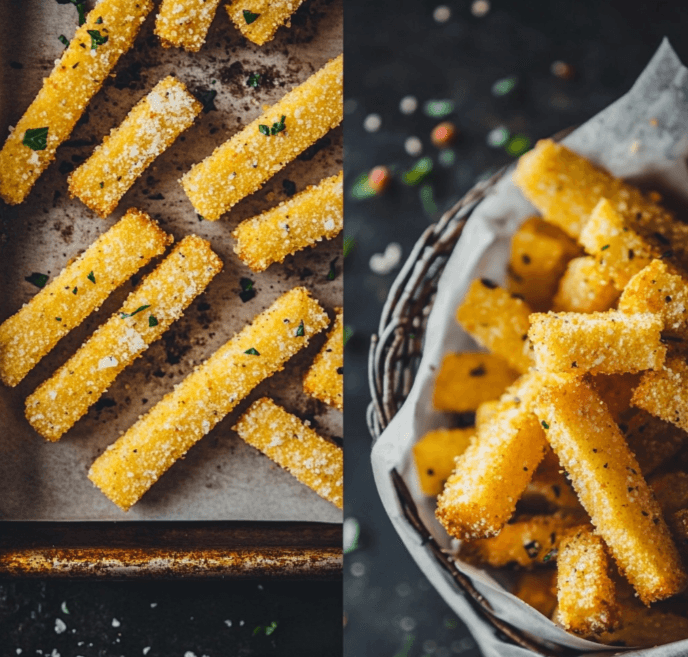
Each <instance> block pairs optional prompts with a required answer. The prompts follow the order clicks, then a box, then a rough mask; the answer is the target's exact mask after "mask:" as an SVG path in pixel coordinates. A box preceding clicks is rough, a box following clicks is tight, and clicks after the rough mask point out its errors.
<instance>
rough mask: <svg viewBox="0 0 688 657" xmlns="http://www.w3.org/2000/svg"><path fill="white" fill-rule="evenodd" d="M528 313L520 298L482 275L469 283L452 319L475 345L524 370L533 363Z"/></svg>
mask: <svg viewBox="0 0 688 657" xmlns="http://www.w3.org/2000/svg"><path fill="white" fill-rule="evenodd" d="M530 313H531V309H530V307H529V306H528V304H527V303H525V301H523V299H521V298H519V297H518V296H515V295H512V294H510V293H509V292H507V291H506V290H505V289H504V288H501V287H499V286H498V285H496V284H495V283H493V282H492V281H490V280H487V279H484V278H483V279H476V280H474V281H473V282H472V283H471V286H470V287H469V288H468V292H466V296H465V297H464V300H463V302H462V303H461V305H460V306H459V309H458V310H457V312H456V319H457V320H458V322H459V324H461V326H462V327H463V329H464V331H466V333H468V334H469V335H470V336H471V337H472V338H473V339H474V340H475V341H476V342H477V343H478V344H480V345H482V346H483V347H486V348H487V349H489V350H490V351H491V352H492V353H495V354H497V355H499V356H501V357H502V358H504V359H505V360H506V361H507V362H508V363H509V365H510V366H511V367H513V368H514V369H515V370H516V371H517V372H521V373H524V372H527V371H528V370H529V369H530V367H531V366H532V365H533V364H534V363H533V354H532V351H531V350H530V343H529V342H528V329H529V328H530V320H529V319H528V317H529V316H530Z"/></svg>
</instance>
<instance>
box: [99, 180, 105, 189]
mask: <svg viewBox="0 0 688 657" xmlns="http://www.w3.org/2000/svg"><path fill="white" fill-rule="evenodd" d="M103 187H105V183H104V182H102V181H101V183H100V188H101V189H103Z"/></svg>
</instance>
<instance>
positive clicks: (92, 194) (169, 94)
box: [69, 76, 203, 218]
mask: <svg viewBox="0 0 688 657" xmlns="http://www.w3.org/2000/svg"><path fill="white" fill-rule="evenodd" d="M202 107H203V106H202V105H201V104H200V103H199V102H198V101H197V100H196V99H195V98H194V97H193V96H192V95H191V94H190V93H189V92H188V91H187V90H186V87H185V86H184V83H183V82H180V81H179V80H177V79H176V78H174V77H172V76H168V77H166V78H165V79H164V80H161V81H160V82H158V84H156V85H155V87H153V89H152V90H151V92H150V93H149V94H148V95H147V96H145V97H144V98H142V99H141V100H140V101H139V102H138V103H137V104H136V105H135V106H134V107H133V109H132V110H131V111H130V112H129V114H127V116H126V118H125V119H124V121H122V123H121V125H120V126H119V127H117V128H113V130H112V131H111V132H110V136H109V137H105V139H104V140H103V143H102V144H101V145H100V146H98V148H96V150H95V151H93V154H92V155H91V157H89V158H88V160H86V161H85V162H84V163H83V164H82V165H81V166H80V167H79V168H78V169H76V170H75V171H73V172H72V173H71V174H70V176H69V193H70V194H71V195H72V197H74V196H78V197H79V199H81V201H82V202H83V203H85V204H86V205H87V206H88V207H89V208H91V210H93V211H94V212H97V213H98V214H99V215H100V216H101V217H103V218H105V217H107V216H108V215H109V214H110V213H111V212H112V211H113V210H114V209H115V208H116V207H117V204H118V203H119V201H120V199H121V198H122V196H124V194H126V192H127V190H128V189H129V188H130V187H131V186H132V185H133V184H134V183H135V182H136V179H137V178H138V177H139V176H140V175H141V174H142V173H143V171H144V170H145V169H146V168H147V167H148V166H149V165H150V163H151V162H152V161H153V160H154V159H155V158H156V157H158V156H159V155H161V154H162V153H163V152H164V151H165V150H166V149H167V148H168V147H169V146H171V145H172V143H173V142H174V140H175V139H176V138H177V137H178V136H179V135H180V134H181V133H182V132H184V130H186V129H187V128H188V127H189V126H190V125H191V124H192V123H193V121H194V119H195V118H196V116H198V114H199V113H200V111H201V109H202Z"/></svg>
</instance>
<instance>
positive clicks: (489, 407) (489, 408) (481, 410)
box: [475, 399, 500, 428]
mask: <svg viewBox="0 0 688 657" xmlns="http://www.w3.org/2000/svg"><path fill="white" fill-rule="evenodd" d="M499 404H500V402H499V399H491V400H490V401H486V402H483V403H482V404H480V405H479V406H478V408H476V409H475V426H476V428H477V427H479V426H480V425H481V424H485V422H487V421H488V420H489V419H490V418H491V417H492V416H493V415H494V414H495V413H496V412H497V411H498V410H499Z"/></svg>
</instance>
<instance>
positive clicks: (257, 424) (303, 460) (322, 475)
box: [232, 397, 344, 509]
mask: <svg viewBox="0 0 688 657" xmlns="http://www.w3.org/2000/svg"><path fill="white" fill-rule="evenodd" d="M232 429H234V431H236V432H237V433H238V434H239V436H240V437H241V438H242V439H243V440H244V441H246V442H247V443H248V444H249V445H251V446H252V447H255V448H256V449H259V450H260V451H261V452H263V454H265V455H266V456H267V457H268V458H270V459H272V460H273V461H274V462H275V463H277V465H279V466H280V467H281V468H284V469H285V470H287V471H288V472H289V473H290V474H292V475H293V476H294V477H296V478H297V479H298V480H299V481H300V482H301V483H302V484H305V485H306V486H308V487H309V488H310V489H311V490H313V491H315V492H316V493H317V494H318V495H320V497H322V498H324V499H326V500H327V501H328V502H332V504H334V505H335V506H336V507H337V508H338V509H341V508H342V507H343V506H344V455H343V453H342V448H341V447H339V446H337V445H335V444H333V443H331V442H330V441H328V440H325V439H324V438H322V437H321V436H319V435H318V434H317V433H316V432H315V431H313V429H311V428H310V427H308V426H306V425H305V424H304V423H303V422H301V420H299V418H297V417H295V416H294V415H292V414H291V413H287V411H285V410H284V409H283V408H282V407H281V406H278V405H277V404H275V402H274V401H272V399H268V398H267V397H263V398H262V399H259V400H258V401H256V402H254V403H253V404H251V406H250V407H249V409H248V410H247V411H246V412H245V413H244V414H243V415H242V416H241V417H240V418H239V421H238V422H237V423H236V425H234V426H233V427H232Z"/></svg>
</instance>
